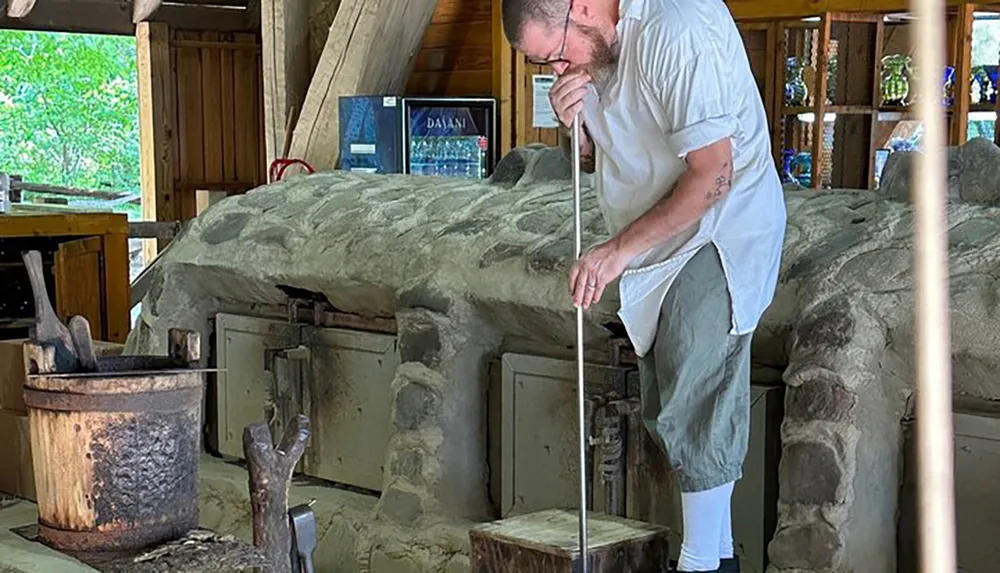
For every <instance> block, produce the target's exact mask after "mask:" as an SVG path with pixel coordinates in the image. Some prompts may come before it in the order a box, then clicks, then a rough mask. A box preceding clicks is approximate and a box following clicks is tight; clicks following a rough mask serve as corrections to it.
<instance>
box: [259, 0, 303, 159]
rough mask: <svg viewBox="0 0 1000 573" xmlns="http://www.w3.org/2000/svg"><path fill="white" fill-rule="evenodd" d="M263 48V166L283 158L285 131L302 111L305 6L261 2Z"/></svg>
mask: <svg viewBox="0 0 1000 573" xmlns="http://www.w3.org/2000/svg"><path fill="white" fill-rule="evenodd" d="M260 11H261V40H262V44H263V51H262V53H263V74H264V77H263V80H264V145H265V153H266V156H265V160H266V164H267V165H271V162H272V161H274V160H275V159H276V158H278V157H284V155H285V140H286V130H290V129H292V128H294V126H295V124H294V123H290V122H293V121H294V119H295V118H294V114H296V113H297V112H296V110H300V109H302V102H303V101H304V100H305V97H306V91H307V90H308V89H309V80H310V78H311V75H312V70H310V69H309V3H308V2H305V1H302V0H261V4H260Z"/></svg>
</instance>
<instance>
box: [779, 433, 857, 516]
mask: <svg viewBox="0 0 1000 573" xmlns="http://www.w3.org/2000/svg"><path fill="white" fill-rule="evenodd" d="M837 458H838V456H837V452H836V451H834V449H833V448H832V447H830V446H829V445H827V444H825V443H821V442H795V443H791V444H785V446H784V449H783V452H782V455H781V463H780V464H779V465H780V469H779V475H780V477H779V480H780V483H781V500H782V501H784V502H786V503H801V504H812V505H821V504H827V503H830V504H833V503H840V502H841V501H843V500H842V498H841V495H842V494H841V489H842V483H841V482H842V480H843V477H844V473H845V472H844V468H843V467H842V466H841V464H840V462H839V461H838V459H837Z"/></svg>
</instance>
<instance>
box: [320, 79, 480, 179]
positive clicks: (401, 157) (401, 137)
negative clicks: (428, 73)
mask: <svg viewBox="0 0 1000 573" xmlns="http://www.w3.org/2000/svg"><path fill="white" fill-rule="evenodd" d="M339 107H340V161H339V165H340V168H341V169H343V170H347V171H361V172H368V173H411V174H414V175H433V176H439V177H466V178H470V179H486V178H488V177H489V176H490V175H492V173H493V168H494V167H495V166H496V162H497V157H496V156H497V135H496V123H497V119H496V100H495V99H493V98H487V97H482V98H481V97H401V96H385V95H383V96H344V97H341V98H340V102H339Z"/></svg>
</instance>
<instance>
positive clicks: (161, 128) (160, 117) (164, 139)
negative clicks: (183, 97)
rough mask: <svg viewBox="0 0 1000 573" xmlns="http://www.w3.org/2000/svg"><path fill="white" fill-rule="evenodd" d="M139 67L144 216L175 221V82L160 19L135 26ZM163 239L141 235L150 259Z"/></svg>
mask: <svg viewBox="0 0 1000 573" xmlns="http://www.w3.org/2000/svg"><path fill="white" fill-rule="evenodd" d="M135 35H136V42H135V45H136V55H137V62H136V63H137V66H138V73H139V152H140V157H139V165H140V183H141V187H142V218H143V219H145V220H146V221H176V220H177V219H178V217H177V209H176V206H175V201H174V136H175V134H176V130H175V129H174V109H175V107H174V82H173V75H172V74H171V71H170V31H169V29H168V28H167V25H166V24H164V23H161V22H140V23H138V24H137V25H136V27H135ZM165 246H166V241H159V242H157V241H154V240H147V241H143V256H144V257H145V262H146V264H147V265H148V264H149V263H150V262H152V260H153V258H155V257H156V253H157V250H158V249H162V248H163V247H165Z"/></svg>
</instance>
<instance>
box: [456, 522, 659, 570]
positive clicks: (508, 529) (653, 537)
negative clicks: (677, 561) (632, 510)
mask: <svg viewBox="0 0 1000 573" xmlns="http://www.w3.org/2000/svg"><path fill="white" fill-rule="evenodd" d="M578 519H579V514H578V513H577V512H576V511H567V510H562V509H552V510H545V511H540V512H537V513H532V514H528V515H520V516H517V517H512V518H508V519H504V520H501V521H495V522H491V523H486V524H483V525H479V526H476V527H473V528H472V529H471V530H470V531H469V539H470V541H471V543H472V571H474V572H475V573H573V572H575V571H579V570H580V568H581V564H580V557H581V556H580V539H579V530H580V529H579V528H580V525H579V521H578ZM587 525H588V527H587V547H588V552H587V553H588V559H587V571H589V572H591V573H622V572H624V571H628V572H629V573H665V572H666V571H667V566H668V563H669V559H670V552H669V551H668V547H667V534H668V529H667V528H665V527H661V526H659V525H653V524H650V523H644V522H641V521H634V520H631V519H624V518H621V517H615V516H612V515H605V514H599V513H590V514H588V521H587Z"/></svg>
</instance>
